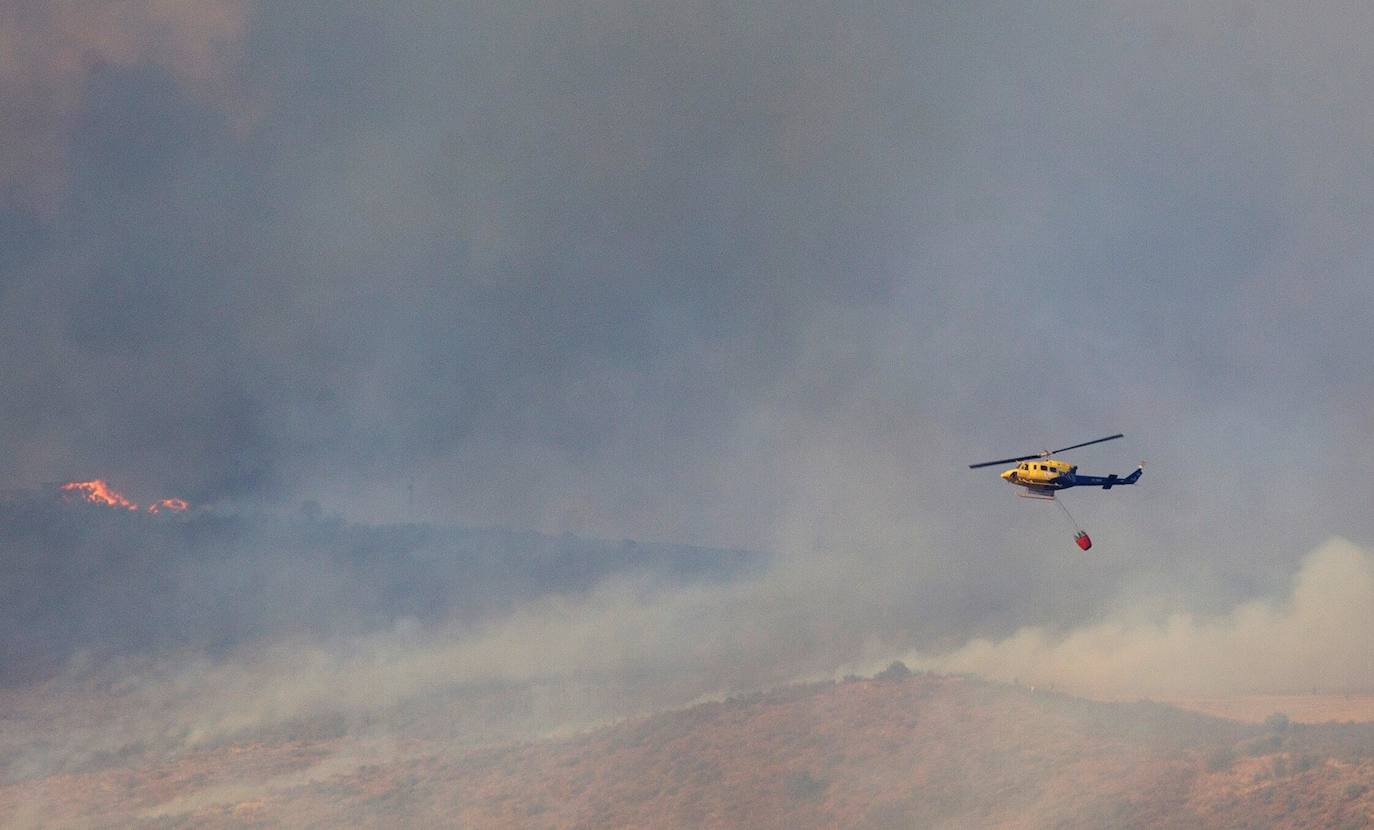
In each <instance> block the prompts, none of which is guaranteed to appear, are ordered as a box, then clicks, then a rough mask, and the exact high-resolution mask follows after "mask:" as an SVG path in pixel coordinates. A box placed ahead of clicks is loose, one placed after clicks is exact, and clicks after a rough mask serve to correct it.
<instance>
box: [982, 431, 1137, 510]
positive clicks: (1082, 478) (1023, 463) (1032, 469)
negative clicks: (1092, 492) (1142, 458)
mask: <svg viewBox="0 0 1374 830" xmlns="http://www.w3.org/2000/svg"><path fill="white" fill-rule="evenodd" d="M1124 437H1125V435H1124V433H1120V432H1118V433H1117V434H1116V435H1108V436H1107V437H1106V438H1095V439H1093V440H1092V441H1084V442H1083V443H1082V444H1074V445H1072V446H1069V447H1061V448H1059V449H1057V450H1043V451H1041V452H1038V453H1034V454H1033V455H1022V456H1017V457H1016V458H999V459H998V460H996V461H984V462H982V463H981V464H970V465H968V466H969V469H971V470H976V469H978V468H979V467H991V466H992V465H994V464H1012V463H1016V464H1017V466H1015V467H1013V468H1012V469H1010V470H1007V471H1005V472H1004V473H1002V480H1003V481H1007V482H1009V483H1011V484H1015V485H1017V486H1018V487H1023V488H1025V492H1022V493H1017V494H1016V495H1018V496H1025V497H1026V498H1032V499H1046V500H1049V501H1053V500H1054V494H1055V493H1056V492H1058V491H1059V490H1067V489H1069V488H1070V487H1101V488H1102V489H1103V490H1110V489H1112V488H1113V487H1116V486H1117V485H1123V484H1135V483H1136V482H1137V481H1139V480H1140V474H1141V473H1142V472H1144V471H1145V465H1144V463H1142V464H1141V465H1140V466H1139V467H1136V468H1135V471H1134V472H1132V473H1131V474H1130V475H1126V476H1119V475H1117V474H1115V473H1113V474H1111V475H1109V476H1089V475H1079V473H1078V466H1077V465H1074V464H1069V463H1068V462H1066V461H1060V460H1058V459H1055V458H1050V456H1052V455H1056V454H1058V453H1061V452H1067V451H1069V450H1076V449H1078V448H1079V447H1086V446H1089V445H1091V444H1101V443H1102V442H1103V441H1115V440H1116V439H1118V438H1124Z"/></svg>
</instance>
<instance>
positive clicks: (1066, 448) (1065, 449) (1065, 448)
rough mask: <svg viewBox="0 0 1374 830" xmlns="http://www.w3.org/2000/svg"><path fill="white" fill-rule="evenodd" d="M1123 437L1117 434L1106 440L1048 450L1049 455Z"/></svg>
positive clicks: (1121, 434)
mask: <svg viewBox="0 0 1374 830" xmlns="http://www.w3.org/2000/svg"><path fill="white" fill-rule="evenodd" d="M1124 437H1126V434H1125V433H1124V432H1118V433H1117V434H1116V435H1108V436H1107V437H1106V438H1098V439H1095V440H1093V441H1084V442H1083V443H1081V444H1074V445H1073V446H1072V447H1064V448H1063V449H1058V450H1050V455H1054V454H1055V453H1061V452H1066V451H1068V450H1076V449H1078V448H1079V447H1086V446H1088V445H1089V444H1101V443H1102V442H1103V441H1115V440H1116V439H1118V438H1124Z"/></svg>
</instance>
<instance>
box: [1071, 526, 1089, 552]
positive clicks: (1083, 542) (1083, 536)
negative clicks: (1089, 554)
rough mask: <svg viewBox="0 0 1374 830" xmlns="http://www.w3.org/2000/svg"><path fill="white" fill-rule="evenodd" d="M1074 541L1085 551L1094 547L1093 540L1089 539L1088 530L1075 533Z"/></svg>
mask: <svg viewBox="0 0 1374 830" xmlns="http://www.w3.org/2000/svg"><path fill="white" fill-rule="evenodd" d="M1073 541H1074V543H1075V544H1077V545H1078V546H1079V547H1080V548H1082V549H1083V550H1087V549H1088V548H1090V547H1092V546H1093V540H1092V539H1089V538H1088V532H1087V531H1086V530H1080V531H1078V532H1077V533H1075V534H1074V535H1073Z"/></svg>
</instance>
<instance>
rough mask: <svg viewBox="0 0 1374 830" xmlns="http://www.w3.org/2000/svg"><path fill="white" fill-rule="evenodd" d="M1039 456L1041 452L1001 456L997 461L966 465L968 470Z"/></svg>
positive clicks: (1027, 459)
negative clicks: (1013, 456) (1014, 456)
mask: <svg viewBox="0 0 1374 830" xmlns="http://www.w3.org/2000/svg"><path fill="white" fill-rule="evenodd" d="M1040 457H1042V454H1041V453H1036V454H1035V455H1022V456H1018V457H1016V458H1001V459H998V460H997V461H984V462H983V463H982V464H970V465H968V468H969V469H970V470H976V469H978V468H979V467H991V466H992V465H993V464H1011V463H1012V462H1015V461H1029V460H1031V459H1032V458H1040Z"/></svg>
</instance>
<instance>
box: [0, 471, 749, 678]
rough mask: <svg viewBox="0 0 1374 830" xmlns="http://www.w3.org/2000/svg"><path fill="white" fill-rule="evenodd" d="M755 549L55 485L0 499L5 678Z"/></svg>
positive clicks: (507, 601) (504, 602)
mask: <svg viewBox="0 0 1374 830" xmlns="http://www.w3.org/2000/svg"><path fill="white" fill-rule="evenodd" d="M765 563H766V557H764V556H763V555H762V554H757V553H747V552H743V551H725V550H708V549H704V548H693V547H689V546H685V545H665V544H639V543H635V542H631V541H628V540H626V541H622V542H605V541H599V540H591V539H582V538H579V537H575V536H572V535H564V536H561V537H550V536H542V535H540V534H537V533H529V532H517V531H511V530H501V529H469V528H453V527H435V526H431V525H427V524H408V525H388V526H366V525H357V524H349V523H346V522H344V521H343V520H341V519H339V518H337V517H334V518H330V517H322V516H320V515H319V510H318V507H314V506H307V509H306V510H305V511H304V512H303V514H302V515H297V516H294V517H279V516H272V515H269V514H262V513H255V514H219V513H214V512H202V511H193V512H190V513H187V514H182V515H177V516H161V515H147V514H145V513H136V512H130V511H126V510H122V509H118V508H108V507H105V506H100V505H90V504H83V503H76V504H73V503H71V499H69V498H68V499H62V498H59V497H57V496H56V495H53V494H49V493H37V492H34V493H26V494H18V495H13V496H12V497H10V498H8V499H6V500H4V501H0V570H3V572H4V573H5V574H6V579H5V581H4V584H3V587H2V588H0V591H2V592H3V593H0V609H2V610H0V631H4V632H6V635H7V636H6V637H5V640H4V646H3V649H0V683H4V684H10V685H13V684H15V683H18V682H21V681H24V680H33V679H42V678H43V677H44V675H45V673H47V674H50V673H52V672H54V671H56V670H58V669H60V667H61V666H62V664H63V663H64V662H65V661H66V660H68V659H69V658H70V657H71V656H72V655H73V654H74V653H77V652H82V653H83V654H84V655H85V658H86V659H100V660H104V659H108V658H111V657H116V656H129V655H165V654H168V653H172V652H176V651H178V650H192V651H201V652H205V653H208V654H212V655H213V654H221V655H222V654H226V653H229V652H232V651H234V650H235V649H239V648H242V647H251V646H254V645H256V644H261V643H265V642H273V641H280V640H282V639H286V638H303V639H305V640H307V641H319V640H322V639H331V640H336V639H342V638H349V637H357V636H360V635H365V634H368V633H371V632H376V631H378V630H385V629H388V628H391V627H393V626H395V625H397V624H398V623H401V622H406V621H409V623H410V624H414V625H421V626H432V625H436V624H439V623H446V624H455V625H469V626H470V625H475V624H478V623H480V622H483V621H487V620H490V619H492V618H495V617H497V616H504V615H508V614H509V613H510V612H511V611H512V609H514V608H516V607H518V606H520V605H522V604H525V603H528V602H530V601H532V600H535V599H538V598H540V597H546V596H549V595H553V594H557V595H560V596H567V597H576V596H579V595H584V594H586V593H587V592H589V591H591V590H592V589H594V588H595V587H596V586H598V585H599V584H601V583H603V582H605V581H606V580H608V579H611V578H613V577H614V578H617V579H621V580H627V581H633V582H634V583H635V584H637V585H639V586H640V587H641V588H642V590H644V591H653V590H664V589H667V588H669V587H679V588H680V587H682V586H684V585H689V584H692V583H696V582H707V583H710V582H722V581H727V580H734V579H743V578H746V577H749V576H756V575H757V574H759V573H761V572H762V571H763V569H764V566H765Z"/></svg>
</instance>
